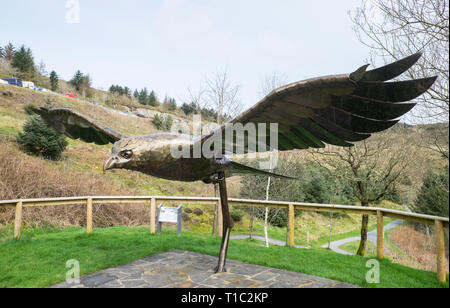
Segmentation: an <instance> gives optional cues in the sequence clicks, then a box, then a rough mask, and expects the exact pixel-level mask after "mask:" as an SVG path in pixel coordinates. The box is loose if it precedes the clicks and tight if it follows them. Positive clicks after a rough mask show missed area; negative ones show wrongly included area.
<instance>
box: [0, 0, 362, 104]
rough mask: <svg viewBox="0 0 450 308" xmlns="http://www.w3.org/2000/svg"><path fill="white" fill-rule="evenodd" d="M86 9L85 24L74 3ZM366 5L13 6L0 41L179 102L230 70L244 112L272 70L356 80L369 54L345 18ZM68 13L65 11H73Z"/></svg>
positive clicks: (61, 2) (249, 1)
mask: <svg viewBox="0 0 450 308" xmlns="http://www.w3.org/2000/svg"><path fill="white" fill-rule="evenodd" d="M77 2H78V3H79V22H78V20H77V19H78V16H77V14H76V3H77ZM359 4H360V0H345V1H336V0H321V1H310V0H307V1H306V0H305V1H303V0H282V1H275V0H274V1H272V0H240V1H236V0H228V1H218V0H159V1H157V0H153V1H137V0H127V1H106V0H79V1H76V0H68V1H66V0H40V1H32V0H28V1H27V0H14V1H2V4H1V5H0V10H1V11H2V13H1V19H0V44H1V45H5V44H7V43H8V42H12V43H13V44H14V45H21V44H25V45H26V46H29V47H31V48H32V50H33V52H34V57H35V62H36V63H39V62H40V61H41V60H42V61H44V63H45V64H46V65H47V70H49V71H50V70H55V71H56V72H57V73H58V74H59V75H60V77H61V78H62V79H65V80H69V79H70V78H71V77H72V76H73V74H74V72H75V71H76V70H77V69H80V70H81V71H82V72H84V73H89V74H90V75H91V77H92V79H93V85H94V87H96V88H103V89H108V88H109V86H110V85H111V84H119V85H123V86H128V87H130V88H133V89H134V88H143V87H147V88H149V89H153V90H155V91H156V93H157V94H158V96H159V97H160V98H163V97H164V96H165V95H169V96H171V97H174V98H176V99H177V101H178V102H179V101H180V100H181V99H182V98H183V97H186V92H187V90H186V89H187V87H191V88H193V89H195V88H198V87H199V85H200V84H201V82H202V81H203V80H204V79H205V78H207V77H208V76H210V75H212V74H214V73H215V72H216V71H218V70H223V69H227V70H228V73H229V75H230V78H231V79H232V81H233V82H234V83H235V84H237V85H239V86H240V88H241V92H240V93H241V99H242V103H243V104H244V106H245V108H248V107H250V106H252V105H253V104H255V103H256V102H257V100H258V97H259V94H258V88H259V87H260V84H261V82H262V80H263V79H264V78H266V77H267V76H269V75H272V74H274V73H276V74H278V75H280V76H286V79H287V81H288V82H294V81H298V80H302V79H306V78H311V77H317V76H322V75H331V74H338V73H349V72H351V71H353V70H355V69H356V68H358V67H359V66H361V65H362V64H364V63H366V61H367V58H368V56H369V50H368V48H367V47H365V46H363V45H362V44H361V43H360V42H359V41H358V40H357V38H356V35H355V34H354V32H353V30H352V22H351V20H350V17H349V16H348V11H354V10H355V8H356V7H357V6H358V5H359ZM66 6H67V7H66Z"/></svg>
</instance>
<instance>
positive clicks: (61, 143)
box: [16, 106, 68, 160]
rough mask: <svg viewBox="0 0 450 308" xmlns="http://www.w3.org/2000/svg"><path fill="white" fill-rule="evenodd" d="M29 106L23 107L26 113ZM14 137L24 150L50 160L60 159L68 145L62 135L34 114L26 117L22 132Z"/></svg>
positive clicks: (28, 110) (29, 109)
mask: <svg viewBox="0 0 450 308" xmlns="http://www.w3.org/2000/svg"><path fill="white" fill-rule="evenodd" d="M30 107H31V106H26V107H25V111H26V112H27V113H29V112H30V111H31V108H30ZM16 139H17V142H18V143H19V144H20V145H21V146H22V147H23V149H24V150H25V151H26V152H28V153H30V154H33V155H38V156H43V157H44V158H46V159H51V160H58V159H60V158H61V154H62V153H63V152H64V150H65V149H66V147H67V145H68V142H67V140H66V138H65V137H64V136H63V135H61V134H59V133H57V132H55V131H54V130H53V129H52V128H50V127H48V126H47V125H46V124H45V123H44V122H43V121H42V120H41V118H40V117H39V116H36V115H32V116H30V117H28V119H27V121H26V122H25V125H24V126H23V132H20V133H19V134H18V135H17V138H16Z"/></svg>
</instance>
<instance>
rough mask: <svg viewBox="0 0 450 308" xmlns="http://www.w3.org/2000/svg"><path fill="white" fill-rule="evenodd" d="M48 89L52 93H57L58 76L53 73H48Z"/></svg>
mask: <svg viewBox="0 0 450 308" xmlns="http://www.w3.org/2000/svg"><path fill="white" fill-rule="evenodd" d="M50 88H51V90H52V91H54V92H56V91H58V74H56V72H55V71H52V72H51V73H50Z"/></svg>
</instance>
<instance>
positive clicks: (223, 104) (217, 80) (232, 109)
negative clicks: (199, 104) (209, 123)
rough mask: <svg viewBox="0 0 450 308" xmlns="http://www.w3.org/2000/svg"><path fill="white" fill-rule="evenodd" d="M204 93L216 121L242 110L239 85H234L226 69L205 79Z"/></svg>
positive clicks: (222, 121)
mask: <svg viewBox="0 0 450 308" xmlns="http://www.w3.org/2000/svg"><path fill="white" fill-rule="evenodd" d="M205 95H206V99H207V101H208V105H209V106H210V107H211V108H213V109H214V110H216V112H217V123H218V124H222V123H224V122H225V121H226V120H227V118H233V117H235V116H237V115H238V114H240V113H241V112H242V109H243V106H242V104H241V101H240V98H239V86H237V85H234V84H233V83H232V82H231V81H230V79H229V76H228V72H227V71H226V70H224V71H221V72H219V71H218V72H216V74H215V75H214V76H212V77H211V78H207V79H206V81H205Z"/></svg>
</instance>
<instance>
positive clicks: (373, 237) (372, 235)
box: [322, 219, 403, 255]
mask: <svg viewBox="0 0 450 308" xmlns="http://www.w3.org/2000/svg"><path fill="white" fill-rule="evenodd" d="M402 224H403V220H401V219H397V220H394V221H393V222H391V223H389V224H387V225H386V226H384V228H383V230H384V232H386V231H387V230H390V229H394V228H396V227H398V226H401V225H402ZM359 240H361V236H355V237H348V238H345V239H342V240H338V241H334V242H331V243H330V249H331V250H333V251H334V252H336V253H340V254H341V255H354V254H355V253H353V252H349V251H346V250H342V249H340V248H339V246H341V245H344V244H347V243H351V242H354V241H359ZM367 240H368V241H370V242H372V243H373V244H374V245H377V230H376V229H375V230H373V231H370V232H368V233H367ZM322 248H328V244H325V245H322Z"/></svg>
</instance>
